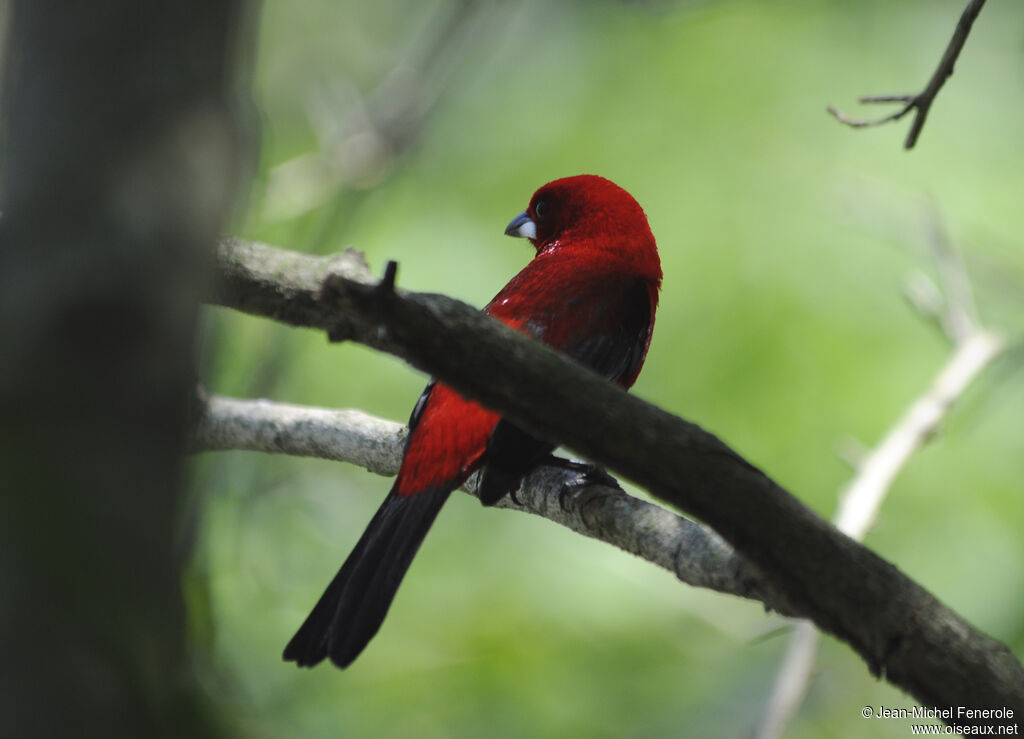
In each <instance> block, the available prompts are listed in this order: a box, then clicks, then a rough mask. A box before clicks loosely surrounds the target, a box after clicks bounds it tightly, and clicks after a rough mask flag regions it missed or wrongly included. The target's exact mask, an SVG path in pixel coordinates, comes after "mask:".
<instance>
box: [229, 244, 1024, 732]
mask: <svg viewBox="0 0 1024 739" xmlns="http://www.w3.org/2000/svg"><path fill="white" fill-rule="evenodd" d="M280 259H281V257H280V256H279V255H277V251H276V250H274V249H272V248H270V247H265V246H258V245H252V244H248V245H245V246H244V247H243V248H239V247H238V245H237V243H230V242H228V243H224V244H222V246H221V248H220V250H219V252H218V260H219V275H220V278H221V285H222V289H221V290H220V291H218V292H215V293H214V294H213V295H211V298H210V299H211V301H212V302H214V303H218V304H221V305H226V306H229V307H239V308H240V309H244V310H246V311H247V312H250V313H256V314H258V315H265V316H268V317H272V318H273V317H277V316H281V315H286V316H287V318H286V320H287V321H288V322H290V323H293V324H295V325H300V324H301V325H308V326H311V327H314V328H321V329H327V330H328V331H329V334H330V335H331V336H332V337H333V338H335V339H351V340H355V341H359V342H360V343H363V344H366V345H367V346H371V347H373V348H376V349H379V350H381V351H386V352H389V353H392V354H395V355H396V356H400V357H402V358H404V359H405V360H406V361H408V362H409V363H410V364H412V365H413V366H415V367H417V368H419V369H421V370H423V371H424V372H427V373H429V374H431V375H433V376H435V377H438V378H440V379H442V380H443V381H444V382H446V383H448V384H450V385H452V386H453V387H454V388H456V389H457V390H459V391H460V392H462V393H464V394H466V395H467V396H469V397H472V398H475V399H477V400H479V401H480V402H482V403H484V404H485V405H487V406H489V407H491V408H493V409H495V410H497V411H499V412H501V413H503V414H504V415H505V416H506V417H508V418H510V419H511V420H512V421H514V422H515V423H517V424H519V425H521V426H522V427H523V428H524V429H526V430H528V431H529V432H531V433H533V434H535V435H537V436H539V437H541V438H544V439H547V440H548V441H551V442H552V443H560V444H564V445H565V446H567V447H569V448H570V449H573V450H575V451H576V452H578V453H580V454H581V455H583V456H584V457H586V458H588V459H592V460H594V461H596V462H599V463H602V464H604V465H606V466H607V467H608V468H609V469H610V470H612V471H614V472H617V473H619V474H621V475H622V476H623V477H626V478H628V479H630V480H633V481H634V482H636V483H637V484H639V485H640V486H642V487H644V488H645V489H647V490H648V491H650V492H651V494H652V495H654V496H655V497H657V498H659V499H661V500H663V501H666V502H668V503H670V504H672V505H674V506H677V507H679V508H680V509H682V510H684V511H687V512H689V513H691V514H693V515H695V516H696V517H698V518H699V519H701V520H702V521H704V522H705V523H707V524H708V525H710V526H711V527H712V528H714V530H715V531H716V532H717V533H718V534H719V535H720V536H722V538H724V539H725V540H726V541H727V542H729V544H730V545H731V546H732V547H733V548H734V549H735V550H736V551H737V552H738V553H739V554H740V555H741V556H742V557H743V558H744V559H745V560H746V561H748V562H751V563H756V567H757V570H758V571H760V572H761V573H762V574H763V576H764V577H765V579H766V580H767V581H768V582H770V583H771V585H772V587H773V588H774V589H776V590H777V592H778V593H780V594H781V596H782V597H783V598H784V600H785V602H787V603H788V604H791V605H792V606H793V608H794V609H795V610H796V611H797V612H799V613H800V614H801V615H802V616H804V617H807V618H809V619H811V620H813V621H814V622H815V624H816V625H817V626H818V627H819V628H820V629H821V630H823V631H826V632H828V633H831V634H833V635H835V636H836V637H838V638H840V639H842V640H843V641H846V642H847V643H848V644H849V645H850V646H851V647H852V648H853V649H854V650H855V651H856V652H857V653H858V654H859V655H860V656H861V657H862V658H863V659H864V660H865V662H866V663H867V665H868V667H869V669H870V670H871V671H872V672H873V673H874V674H876V675H883V676H884V677H885V678H886V679H887V680H889V681H890V682H891V683H893V684H894V685H897V686H898V687H901V688H903V689H904V690H906V691H907V692H909V693H910V694H911V695H913V696H914V697H915V698H917V699H918V700H919V701H920V702H921V703H922V704H924V705H927V706H934V707H949V706H956V705H962V706H972V707H1009V708H1011V709H1013V710H1014V711H1015V712H1016V715H1018V716H1019V715H1021V713H1022V712H1024V668H1022V667H1021V664H1020V662H1019V661H1018V660H1017V659H1016V658H1015V657H1014V656H1013V654H1012V653H1011V652H1010V651H1009V649H1007V648H1006V647H1005V646H1004V645H1002V644H1000V643H998V642H996V641H994V640H993V639H991V638H989V637H988V636H986V635H984V634H982V633H980V632H979V631H977V630H976V629H974V628H973V627H972V626H971V625H970V624H969V623H967V622H966V621H964V620H963V619H962V618H960V617H959V616H958V615H957V614H956V613H954V612H953V611H951V610H950V609H949V608H948V607H946V606H945V605H944V604H942V603H940V602H939V601H938V600H937V599H936V598H935V597H934V596H933V595H932V594H931V593H929V592H927V591H926V590H925V589H923V588H922V587H921V586H920V585H918V584H916V583H915V582H913V581H912V580H911V579H910V578H908V577H907V576H906V575H904V574H903V573H902V572H900V571H899V570H898V569H897V568H896V567H894V566H893V565H892V564H890V563H888V562H886V561H885V560H883V559H882V558H881V557H879V556H878V555H876V554H875V553H874V552H872V551H870V550H868V549H866V548H865V547H863V546H861V545H860V544H858V543H856V542H854V541H853V540H852V539H850V538H849V537H847V536H845V535H844V534H842V533H840V532H839V531H837V530H836V529H835V528H834V527H833V526H831V525H830V524H829V523H828V522H826V521H825V520H823V519H822V518H821V517H819V516H818V515H817V514H815V513H814V512H813V511H811V510H810V509H808V508H807V507H805V506H804V505H803V504H801V503H800V502H799V501H798V500H797V499H796V498H794V497H793V496H792V495H790V494H789V493H788V492H787V491H785V490H784V489H782V488H781V487H780V486H779V485H778V484H777V483H775V482H774V481H773V480H771V479H770V478H769V477H768V476H767V475H765V474H764V473H763V472H761V471H760V470H759V469H757V468H756V467H754V466H753V465H751V464H750V463H749V462H747V461H746V460H744V459H743V458H742V457H741V456H740V455H739V454H737V453H736V452H735V451H733V450H732V449H730V448H729V447H728V446H726V445H725V444H724V443H723V442H722V441H720V440H719V439H718V438H716V437H715V436H713V435H712V434H710V433H708V432H706V431H704V430H703V429H701V428H700V427H698V426H696V425H695V424H692V423H689V422H687V421H685V420H683V419H681V418H678V417H676V416H674V415H672V414H670V413H667V412H666V411H664V410H661V409H660V408H657V407H655V406H653V405H651V404H650V403H647V402H645V401H643V400H642V399H640V398H637V397H634V396H630V395H627V394H626V393H625V392H624V391H622V390H621V389H620V388H618V387H615V386H613V385H611V384H610V383H608V382H606V381H604V380H603V379H602V378H600V377H599V376H598V375H596V374H595V373H593V372H590V371H589V370H587V369H585V368H583V367H580V366H578V365H577V364H575V363H574V362H572V361H571V360H569V359H568V358H566V357H564V356H562V355H560V354H558V353H556V352H554V351H552V350H551V349H549V348H548V347H545V346H543V345H541V344H539V343H537V342H535V341H532V340H530V339H528V338H526V337H525V336H522V335H521V334H518V333H516V332H515V331H512V330H511V329H509V328H507V327H505V326H503V325H501V324H500V323H498V322H496V321H494V320H492V319H491V318H489V317H488V316H486V315H484V314H482V313H480V312H479V311H477V310H475V309H473V308H472V307H470V306H468V305H466V304H464V303H461V302H459V301H456V300H452V299H450V298H446V297H444V296H441V295H425V294H416V293H406V292H404V291H399V290H396V289H394V287H393V284H390V283H391V279H393V276H394V273H393V270H389V273H388V274H387V275H386V277H388V278H391V279H385V280H384V281H382V282H381V283H379V284H377V285H371V284H367V282H366V279H365V270H364V269H358V270H349V271H341V272H339V273H337V274H330V273H328V272H329V269H328V267H327V263H326V262H325V261H323V260H314V261H312V262H306V261H304V260H303V258H302V257H301V256H300V255H298V254H291V255H289V256H288V259H291V260H295V262H296V263H301V264H303V265H304V267H303V269H301V270H295V271H294V272H289V273H288V274H282V273H281V271H280V270H279V268H278V265H279V264H280ZM325 273H327V274H326V279H324V280H323V283H322V284H318V281H319V279H320V277H321V276H323V275H324V274H325ZM346 275H347V276H346ZM353 277H354V279H353ZM276 285H283V286H284V288H283V289H284V290H285V292H289V293H290V292H293V291H294V292H293V298H292V299H293V300H295V301H296V302H297V303H299V304H301V305H302V306H303V308H302V311H301V316H299V315H297V314H296V313H292V312H289V310H288V308H287V307H286V305H285V304H286V303H287V302H289V300H288V299H287V298H282V292H281V290H280V289H278V288H277V287H276ZM241 296H244V298H243V297H241Z"/></svg>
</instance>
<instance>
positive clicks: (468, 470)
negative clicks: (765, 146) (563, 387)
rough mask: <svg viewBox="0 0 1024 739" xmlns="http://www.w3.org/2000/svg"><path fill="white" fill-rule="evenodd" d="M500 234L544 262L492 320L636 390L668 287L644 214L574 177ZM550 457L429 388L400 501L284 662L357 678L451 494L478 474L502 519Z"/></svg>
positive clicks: (537, 442)
mask: <svg viewBox="0 0 1024 739" xmlns="http://www.w3.org/2000/svg"><path fill="white" fill-rule="evenodd" d="M505 233H506V234H507V235H509V236H519V237H523V238H526V239H528V240H529V241H530V243H531V244H533V247H534V248H535V249H536V252H537V253H536V256H534V258H533V259H532V260H531V261H530V263H529V264H527V265H526V267H525V268H524V269H523V270H522V271H521V272H520V273H519V274H517V275H516V276H515V277H513V278H512V280H511V281H510V282H509V283H508V284H507V285H506V286H505V287H504V288H502V290H501V292H499V293H498V294H497V295H496V296H495V297H494V299H493V300H491V302H490V303H488V304H487V306H486V307H485V308H484V312H485V313H487V314H488V315H490V316H493V317H494V318H497V319H498V320H499V321H501V322H502V323H505V324H507V325H509V326H511V327H512V328H515V329H516V330H518V331H521V332H523V333H525V334H527V335H530V336H533V337H534V338H536V339H538V340H539V341H542V342H544V343H545V344H548V345H549V346H551V347H553V348H555V349H557V350H559V351H561V352H563V353H565V354H567V355H568V356H570V357H572V358H573V359H575V360H577V361H578V362H580V363H582V364H584V365H586V366H587V367H590V368H591V369H593V370H594V371H596V372H598V373H599V374H601V375H603V376H604V377H607V378H608V379H609V380H611V381H613V382H616V383H618V384H619V385H621V386H622V387H625V388H628V387H630V386H631V385H632V384H633V382H634V381H635V380H636V377H637V375H638V374H639V372H640V368H641V367H642V366H643V363H644V358H645V357H646V355H647V348H648V346H649V345H650V341H651V332H652V330H653V328H654V312H655V308H656V307H657V305H658V290H659V288H660V286H661V262H660V260H659V258H658V248H657V245H656V244H655V242H654V236H653V235H652V234H651V230H650V227H649V226H648V225H647V218H646V216H645V215H644V212H643V210H642V209H641V208H640V206H639V205H638V204H637V202H636V200H634V199H633V197H632V196H631V195H630V194H629V193H627V192H626V191H625V190H623V189H622V188H620V187H619V186H618V185H616V184H614V183H612V182H610V181H609V180H606V179H604V178H602V177H597V176H595V175H579V176H576V177H566V178H564V179H560V180H555V181H554V182H549V183H548V184H546V185H544V186H543V187H541V188H540V189H539V190H537V192H535V193H534V195H533V197H532V198H531V199H530V204H529V207H527V209H526V210H525V211H523V212H522V213H520V214H519V215H518V216H516V217H515V218H514V219H513V220H512V222H511V223H509V224H508V227H507V228H506V229H505ZM553 449H554V445H553V444H550V443H548V442H546V441H543V440H541V439H536V438H534V437H533V436H531V435H530V434H528V433H526V432H524V431H522V430H521V429H519V428H518V427H516V426H515V424H513V423H511V422H509V421H507V420H505V419H503V418H502V417H501V416H500V415H499V414H498V413H495V412H493V411H491V410H488V409H487V408H484V407H483V406H481V405H479V404H478V403H476V402H475V401H472V400H469V399H467V398H464V397H463V396H462V395H460V394H459V393H457V392H456V391H455V390H453V389H451V388H450V387H448V386H446V385H445V384H444V383H441V382H437V381H436V380H434V381H431V382H430V383H429V384H428V385H427V387H426V389H425V390H424V391H423V394H422V395H421V396H420V399H419V401H418V402H417V403H416V407H415V408H414V409H413V411H412V417H411V418H410V419H409V437H408V439H407V441H406V446H405V453H404V456H403V458H402V465H401V468H400V469H399V471H398V477H397V478H396V479H395V483H394V485H393V486H392V488H391V492H390V493H388V496H387V498H385V499H384V503H383V504H382V505H381V507H380V509H378V511H377V513H376V514H375V515H374V517H373V519H372V520H371V521H370V524H369V526H368V527H367V529H366V531H365V532H364V533H363V535H362V537H361V538H360V539H359V541H358V543H357V544H356V546H355V549H354V550H353V551H352V554H350V555H349V557H348V559H347V560H346V561H345V564H344V565H342V568H341V570H340V571H339V572H338V574H337V575H336V576H335V577H334V579H333V580H332V581H331V583H330V585H328V586H327V590H326V591H325V592H324V594H323V596H321V598H320V600H319V602H318V603H317V604H316V606H315V607H314V608H313V611H312V613H310V615H309V617H308V618H307V619H306V621H305V623H303V624H302V627H301V628H300V629H299V630H298V632H297V633H296V634H295V636H294V637H293V638H292V640H291V641H290V642H289V643H288V646H287V647H286V648H285V650H284V658H285V659H286V660H291V661H294V662H296V663H298V664H299V665H300V666H303V667H311V666H313V665H315V664H317V663H319V662H321V661H322V660H323V659H324V658H325V657H330V659H331V661H332V662H334V664H336V665H337V666H338V667H347V666H348V665H349V664H351V663H352V661H353V660H354V659H355V658H356V657H358V656H359V654H360V653H361V652H362V651H363V649H364V648H365V647H366V645H367V643H368V642H369V641H370V639H371V638H373V635H374V634H376V633H377V630H378V629H379V628H380V625H381V623H382V622H383V621H384V616H385V615H386V614H387V611H388V608H389V607H390V605H391V601H392V600H393V599H394V597H395V593H396V592H397V590H398V586H399V584H400V583H401V581H402V578H403V577H404V576H405V573H406V570H408V568H409V565H410V564H411V563H412V559H413V557H414V556H415V555H416V551H417V550H418V549H419V546H420V544H421V543H422V542H423V537H424V536H426V533H427V531H428V529H430V526H431V525H432V524H433V522H434V519H435V518H436V517H437V514H438V512H439V511H440V510H441V506H443V505H444V502H445V501H446V500H447V499H448V496H449V495H450V494H451V492H452V490H454V489H455V488H457V487H458V486H459V485H461V484H462V483H463V482H465V481H466V478H468V477H469V476H470V475H471V474H472V473H473V472H475V471H477V470H478V469H480V468H483V472H482V474H481V477H480V483H479V490H478V494H479V496H480V500H481V502H482V503H483V504H484V505H493V504H495V503H497V502H498V501H499V500H500V499H501V498H502V496H504V495H506V494H509V493H514V492H515V490H516V489H518V487H519V484H520V482H521V481H522V479H523V477H524V476H525V475H526V474H527V473H528V472H529V471H530V470H531V469H533V468H534V467H536V466H537V465H539V464H541V463H543V462H544V460H545V459H546V458H548V459H550V456H549V455H550V453H551V451H552V450H553Z"/></svg>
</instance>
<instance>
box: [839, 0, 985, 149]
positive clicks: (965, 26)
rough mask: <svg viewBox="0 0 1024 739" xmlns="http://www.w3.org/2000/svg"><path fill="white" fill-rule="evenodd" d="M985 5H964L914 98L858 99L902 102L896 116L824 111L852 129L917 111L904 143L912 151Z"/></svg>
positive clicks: (977, 0) (976, 0)
mask: <svg viewBox="0 0 1024 739" xmlns="http://www.w3.org/2000/svg"><path fill="white" fill-rule="evenodd" d="M984 4H985V0H970V2H968V3H967V7H966V8H965V9H964V12H963V14H962V15H961V16H960V20H959V22H958V23H957V24H956V30H954V31H953V38H951V39H950V40H949V45H948V46H947V47H946V52H945V53H944V54H943V55H942V59H941V60H939V65H938V67H936V68H935V72H934V73H933V74H932V77H931V79H930V80H928V85H927V86H926V87H925V88H924V89H923V90H922V91H921V92H919V93H917V94H916V95H865V96H863V97H861V98H859V102H861V103H903V107H902V108H900V109H899V110H897V111H896V112H895V113H893V114H891V115H887V116H884V117H882V118H875V119H870V118H851V117H850V116H848V115H847V114H846V113H843V112H842V111H841V110H839V109H838V108H836V107H835V106H834V105H829V106H828V107H827V108H826V110H827V111H828V112H829V113H831V114H832V116H833V117H834V118H835V119H836V120H837V121H839V122H840V123H845V124H846V125H847V126H851V127H853V128H866V127H869V126H879V125H881V124H883V123H888V122H890V121H898V120H899V119H900V118H902V117H903V116H905V115H906V114H907V113H909V112H910V111H911V110H914V111H916V113H915V115H914V121H913V123H911V124H910V131H908V132H907V138H906V140H905V141H904V142H903V148H904V149H913V148H914V144H916V143H917V139H918V137H919V136H920V135H921V129H922V128H923V127H924V122H925V119H926V118H927V117H928V111H929V110H930V109H931V107H932V103H933V102H935V96H936V95H938V94H939V90H941V89H942V86H943V85H944V84H946V80H947V79H949V77H950V76H952V74H953V67H954V66H955V65H956V60H957V58H958V57H959V56H960V51H961V50H962V49H963V48H964V43H965V42H966V41H967V36H968V35H969V34H970V32H971V26H973V25H974V20H975V19H976V18H977V17H978V13H980V12H981V8H982V6H983V5H984Z"/></svg>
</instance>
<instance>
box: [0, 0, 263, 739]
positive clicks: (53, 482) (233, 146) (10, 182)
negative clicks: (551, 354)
mask: <svg viewBox="0 0 1024 739" xmlns="http://www.w3.org/2000/svg"><path fill="white" fill-rule="evenodd" d="M244 16H245V12H244V3H242V2H241V0H202V1H199V0H193V1H185V2H163V3H147V2H138V0H133V1H131V2H129V1H128V0H114V1H112V2H103V3H66V2H56V1H55V0H14V1H13V2H12V3H11V4H9V5H8V7H7V18H6V25H7V28H6V45H5V54H4V57H5V58H4V70H3V71H4V80H3V95H4V97H3V113H4V117H3V130H2V133H3V156H2V162H3V179H2V209H3V215H2V217H0V488H2V493H0V589H2V594H0V655H2V658H0V725H2V726H3V732H2V733H4V734H5V735H8V736H18V737H25V736H93V735H103V736H140V737H141V736H146V737H151V736H203V735H213V734H219V733H221V731H220V728H219V727H218V723H217V721H216V719H215V718H214V716H213V715H212V713H211V712H208V711H207V709H206V708H205V707H204V702H203V701H202V699H201V698H200V697H199V693H198V691H197V690H196V689H195V688H194V684H195V681H194V680H193V679H192V678H191V676H190V673H189V661H188V658H187V654H186V649H185V628H184V627H185V609H184V602H183V597H182V585H181V574H182V568H183V565H184V562H185V559H186V554H187V551H186V547H185V546H184V545H183V543H182V541H183V539H184V537H182V536H181V521H180V518H179V513H180V509H181V497H182V491H181V477H182V475H181V468H182V449H183V440H184V436H185V431H186V427H187V422H188V410H189V408H188V399H189V397H190V395H191V394H192V392H193V388H194V378H193V372H194V370H193V366H194V365H193V354H194V345H195V333H196V315H197V305H198V295H199V290H200V289H201V287H202V281H203V275H204V274H205V272H206V267H207V264H208V261H209V258H210V253H211V248H212V246H213V244H214V242H215V239H216V237H217V235H218V234H219V233H220V232H221V230H222V228H223V226H224V220H225V217H226V215H227V214H228V213H229V212H230V209H231V207H232V206H233V205H234V202H235V193H236V185H237V179H238V177H237V173H238V171H239V167H238V162H239V156H238V149H239V147H238V144H237V142H238V136H237V133H236V129H237V126H236V125H235V117H236V115H235V113H236V107H237V106H236V102H237V101H236V100H235V98H234V91H235V89H236V88H235V82H236V80H237V79H238V69H237V68H236V67H237V66H238V64H239V62H238V59H239V58H240V53H242V52H244V51H246V49H245V48H244V47H245V44H244V43H243V42H244V41H245V38H244V37H245V35H246V33H245V32H246V30H247V25H246V18H245V17H244Z"/></svg>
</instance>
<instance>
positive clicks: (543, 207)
mask: <svg viewBox="0 0 1024 739" xmlns="http://www.w3.org/2000/svg"><path fill="white" fill-rule="evenodd" d="M533 213H534V215H536V216H537V218H538V219H542V218H544V216H546V215H547V214H548V204H547V203H546V202H544V201H543V200H538V201H537V202H536V203H534V204H533Z"/></svg>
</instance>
